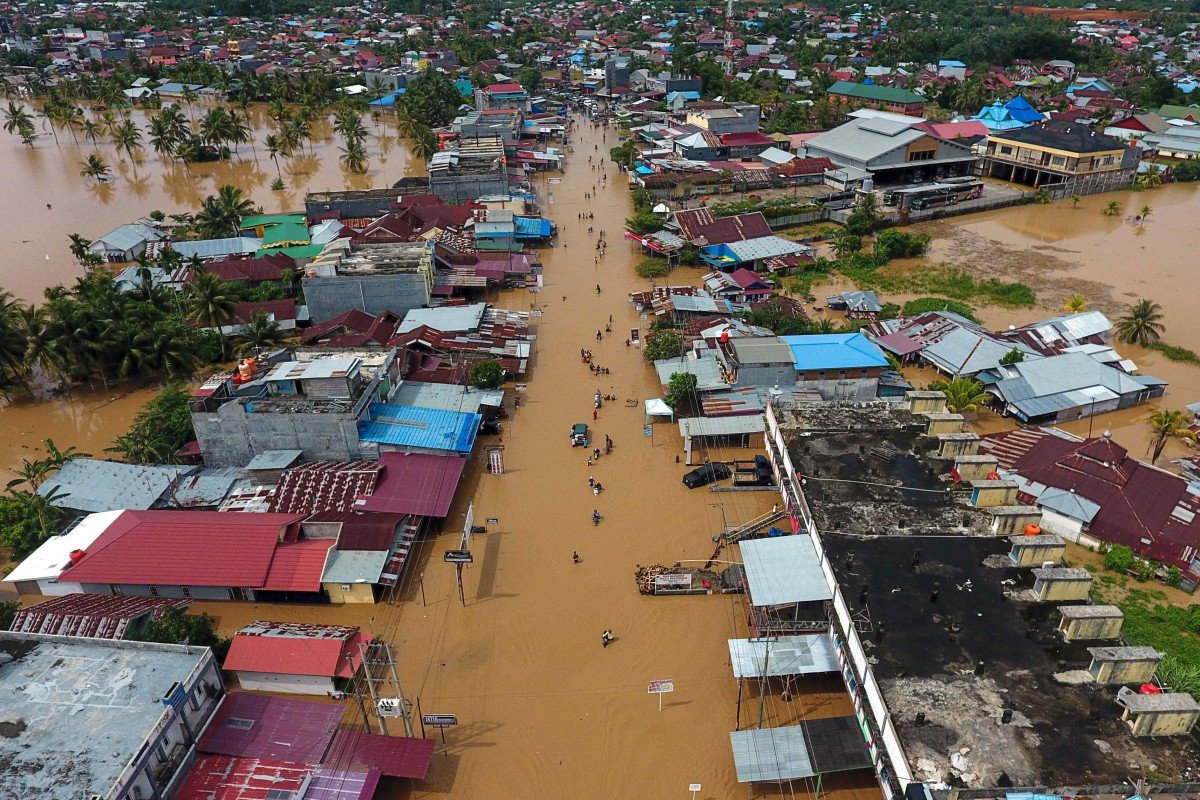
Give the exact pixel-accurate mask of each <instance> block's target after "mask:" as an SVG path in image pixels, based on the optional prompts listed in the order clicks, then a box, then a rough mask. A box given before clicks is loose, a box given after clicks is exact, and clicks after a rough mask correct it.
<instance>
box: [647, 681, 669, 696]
mask: <svg viewBox="0 0 1200 800" xmlns="http://www.w3.org/2000/svg"><path fill="white" fill-rule="evenodd" d="M673 691H675V681H674V680H665V681H650V683H648V684H647V685H646V693H647V694H666V693H667V692H673Z"/></svg>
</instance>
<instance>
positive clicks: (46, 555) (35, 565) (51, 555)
mask: <svg viewBox="0 0 1200 800" xmlns="http://www.w3.org/2000/svg"><path fill="white" fill-rule="evenodd" d="M128 513H131V512H128V511H104V512H101V513H98V514H88V515H87V516H86V517H84V518H83V520H82V521H81V522H80V523H79V524H78V525H76V526H75V527H74V528H71V529H70V530H69V531H67V532H66V533H64V534H61V535H59V536H51V537H50V538H49V539H47V540H46V541H44V542H42V544H41V545H40V546H39V547H38V549H37V550H34V551H33V552H32V553H31V554H30V555H29V557H27V558H26V559H25V560H24V561H22V562H21V563H20V564H18V565H17V567H16V569H14V570H13V571H12V572H10V573H8V575H6V576H5V577H4V580H5V581H6V582H8V583H19V582H22V581H37V580H53V579H54V578H57V577H58V576H59V575H60V574H61V573H62V571H63V570H65V569H66V568H67V567H69V566H70V565H71V558H70V553H71V551H72V550H87V549H88V548H90V547H91V546H92V544H93V543H94V542H95V541H96V540H97V539H99V538H100V537H101V536H102V535H104V532H105V531H106V530H108V528H109V527H110V526H111V525H112V523H113V522H114V521H115V520H116V519H117V518H118V517H120V516H121V515H122V514H128Z"/></svg>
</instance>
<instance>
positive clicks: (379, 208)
mask: <svg viewBox="0 0 1200 800" xmlns="http://www.w3.org/2000/svg"><path fill="white" fill-rule="evenodd" d="M403 194H404V192H403V190H401V189H391V190H387V191H385V192H380V194H379V195H378V196H375V195H365V194H364V195H361V196H357V197H340V196H339V197H331V198H329V199H328V200H325V199H322V198H321V197H320V196H319V195H318V196H316V197H313V196H311V195H310V196H309V197H307V198H305V200H304V209H305V211H306V212H307V213H308V215H309V216H315V215H317V214H324V213H328V212H330V211H340V212H341V214H342V216H343V217H371V218H375V217H378V216H382V215H383V214H386V213H387V212H388V211H390V210H391V208H392V204H393V203H394V202H395V200H396V198H397V197H400V196H401V195H403Z"/></svg>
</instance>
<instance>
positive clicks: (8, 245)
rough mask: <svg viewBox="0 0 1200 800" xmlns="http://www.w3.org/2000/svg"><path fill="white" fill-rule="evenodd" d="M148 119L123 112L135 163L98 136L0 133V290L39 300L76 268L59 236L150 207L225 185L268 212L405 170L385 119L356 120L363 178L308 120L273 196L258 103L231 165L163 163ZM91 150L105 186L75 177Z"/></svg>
mask: <svg viewBox="0 0 1200 800" xmlns="http://www.w3.org/2000/svg"><path fill="white" fill-rule="evenodd" d="M185 110H186V109H185ZM205 110H206V107H205V106H204V105H203V104H196V106H195V107H194V109H193V110H192V111H191V114H192V115H193V116H194V117H195V118H197V119H199V117H200V116H201V115H202V114H203V113H204V111H205ZM148 116H150V115H149V114H147V113H146V112H143V111H136V110H135V111H133V112H132V113H131V119H132V120H133V121H134V122H135V123H136V124H137V125H138V127H139V128H140V129H141V130H142V133H143V144H144V146H145V149H144V150H143V151H142V152H141V154H140V155H139V160H140V162H141V163H139V164H137V165H136V166H135V165H134V164H133V163H131V162H130V161H129V159H128V157H126V156H125V155H124V153H120V154H119V153H118V152H117V151H116V149H115V148H114V147H113V146H112V144H111V143H109V142H108V141H105V140H103V139H102V140H101V141H100V142H99V145H98V146H97V147H93V146H92V144H91V143H90V142H89V141H87V140H86V139H84V138H83V137H82V136H80V137H79V142H78V143H76V142H75V141H73V140H72V137H71V134H70V133H65V132H59V133H58V143H57V144H56V143H55V141H54V138H53V137H52V136H50V135H44V136H40V137H38V140H37V144H36V145H35V146H34V147H33V148H32V149H31V148H29V147H26V146H25V145H23V144H22V143H21V140H20V139H19V138H18V137H16V136H12V135H10V134H7V133H0V164H3V165H4V182H3V187H4V191H3V192H2V193H0V219H4V220H5V225H4V228H3V232H2V233H0V289H4V290H7V291H9V292H12V293H13V294H15V295H17V296H18V297H20V298H22V299H23V300H26V301H30V300H40V299H41V296H42V291H43V290H44V289H45V288H46V287H48V286H53V285H55V284H59V283H67V284H69V283H71V282H73V281H74V280H75V278H77V277H79V276H80V275H81V274H82V270H81V268H80V266H79V265H78V264H77V263H76V261H75V259H74V258H73V257H72V256H71V253H70V250H69V249H68V245H69V242H68V240H67V235H68V234H71V233H78V234H80V235H82V236H83V237H84V238H87V239H96V238H98V237H100V236H103V235H104V234H106V233H108V232H109V231H110V230H112V229H113V228H116V227H117V226H119V225H123V224H125V223H127V222H133V221H134V220H136V219H138V218H139V217H142V216H145V215H146V214H149V213H150V212H151V211H154V210H159V211H162V212H163V213H165V214H168V215H169V214H177V213H183V212H192V211H195V210H196V209H197V208H198V207H199V205H200V202H201V200H203V199H204V198H205V197H206V196H208V195H210V194H216V192H217V189H218V187H220V186H223V185H225V184H230V185H232V186H236V187H238V188H240V189H242V190H243V191H244V192H245V193H246V195H247V196H248V197H250V198H251V199H253V200H254V202H255V203H257V204H258V205H260V206H262V207H263V209H264V210H265V211H267V212H268V213H270V212H276V211H298V210H303V208H304V196H305V194H306V193H307V192H315V191H325V190H337V189H368V188H372V187H380V186H390V185H392V184H393V183H395V182H396V181H398V180H400V179H401V178H403V177H404V176H405V175H406V171H407V170H409V168H410V164H409V162H410V161H411V158H410V157H409V152H408V149H407V145H406V143H405V142H404V141H402V140H398V139H397V138H396V136H395V132H394V130H393V129H392V123H391V117H390V116H386V115H385V116H382V117H380V118H379V119H378V120H372V118H371V117H370V116H369V115H368V116H366V117H364V120H363V122H364V124H365V125H366V126H367V129H368V131H369V132H370V135H369V136H368V138H367V141H366V149H367V154H368V156H369V158H370V165H369V169H368V171H367V172H366V174H363V175H358V174H355V173H352V172H349V171H348V170H346V169H345V168H344V167H342V164H341V162H340V161H339V160H338V159H339V156H340V155H341V150H340V148H341V146H342V141H341V138H340V137H338V136H336V135H335V134H334V133H333V130H332V128H331V127H330V124H329V122H328V120H318V121H316V122H314V123H313V126H312V132H313V140H312V144H311V147H310V146H309V145H306V146H305V148H304V150H303V152H302V153H297V155H296V157H295V158H292V159H284V158H283V157H280V158H279V159H278V172H279V173H280V174H281V175H282V177H283V180H284V183H285V186H286V188H285V189H284V190H282V191H278V192H275V191H271V189H270V184H271V181H272V180H274V179H275V177H276V171H277V170H276V165H275V164H274V163H273V162H272V161H271V158H270V156H269V155H268V154H267V150H266V148H265V147H264V146H263V140H264V139H265V137H266V136H267V134H269V133H271V131H272V127H271V126H272V123H271V121H270V120H269V119H268V118H267V116H266V110H265V107H262V106H258V107H251V108H250V109H249V124H250V126H251V127H252V129H253V133H254V139H255V141H254V145H253V146H250V145H242V146H241V147H240V148H239V150H240V153H239V154H236V155H235V156H234V157H233V159H232V160H231V161H223V162H222V161H217V162H212V163H208V164H193V165H190V166H184V165H183V164H180V163H179V162H177V161H169V162H164V161H163V160H162V158H160V157H159V156H158V155H156V154H155V153H154V152H153V150H152V149H151V148H150V144H149V141H148V138H149V137H148V134H147V133H146V131H147V128H148V122H147V119H148ZM41 122H42V121H41V119H40V118H39V125H41ZM93 152H99V154H100V155H101V157H102V158H103V159H104V160H105V161H106V162H107V163H108V164H109V166H110V167H112V170H113V174H112V177H111V178H110V180H109V181H108V182H107V183H102V184H97V183H96V182H95V181H94V180H91V179H89V178H84V177H82V176H81V175H80V174H79V170H80V169H81V163H82V162H83V160H84V159H86V158H87V156H88V155H89V154H91V153H93Z"/></svg>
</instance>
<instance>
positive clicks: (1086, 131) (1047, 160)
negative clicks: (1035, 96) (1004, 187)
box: [983, 121, 1138, 191]
mask: <svg viewBox="0 0 1200 800" xmlns="http://www.w3.org/2000/svg"><path fill="white" fill-rule="evenodd" d="M1137 164H1138V156H1137V150H1136V149H1133V148H1129V147H1127V146H1126V145H1125V143H1124V142H1122V141H1121V140H1120V139H1116V138H1113V137H1112V136H1105V135H1104V134H1102V133H1096V132H1095V131H1094V130H1092V129H1091V128H1090V127H1088V126H1087V125H1081V124H1079V123H1070V122H1055V121H1049V122H1042V123H1038V124H1035V125H1030V126H1029V127H1027V128H1019V129H1016V130H1011V131H1003V132H1001V133H993V134H992V135H991V136H989V137H988V140H987V147H986V149H985V152H984V156H983V174H984V176H986V177H989V178H999V179H1000V180H1006V181H1012V182H1014V183H1025V184H1031V185H1034V186H1044V185H1047V184H1056V183H1065V182H1068V181H1075V180H1084V179H1086V180H1087V182H1088V183H1090V184H1094V185H1095V186H1096V187H1099V188H1096V189H1095V191H1103V190H1104V189H1106V188H1107V189H1115V188H1118V187H1120V186H1123V185H1125V184H1126V183H1128V182H1129V181H1130V180H1132V178H1133V173H1134V170H1136V168H1137Z"/></svg>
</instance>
